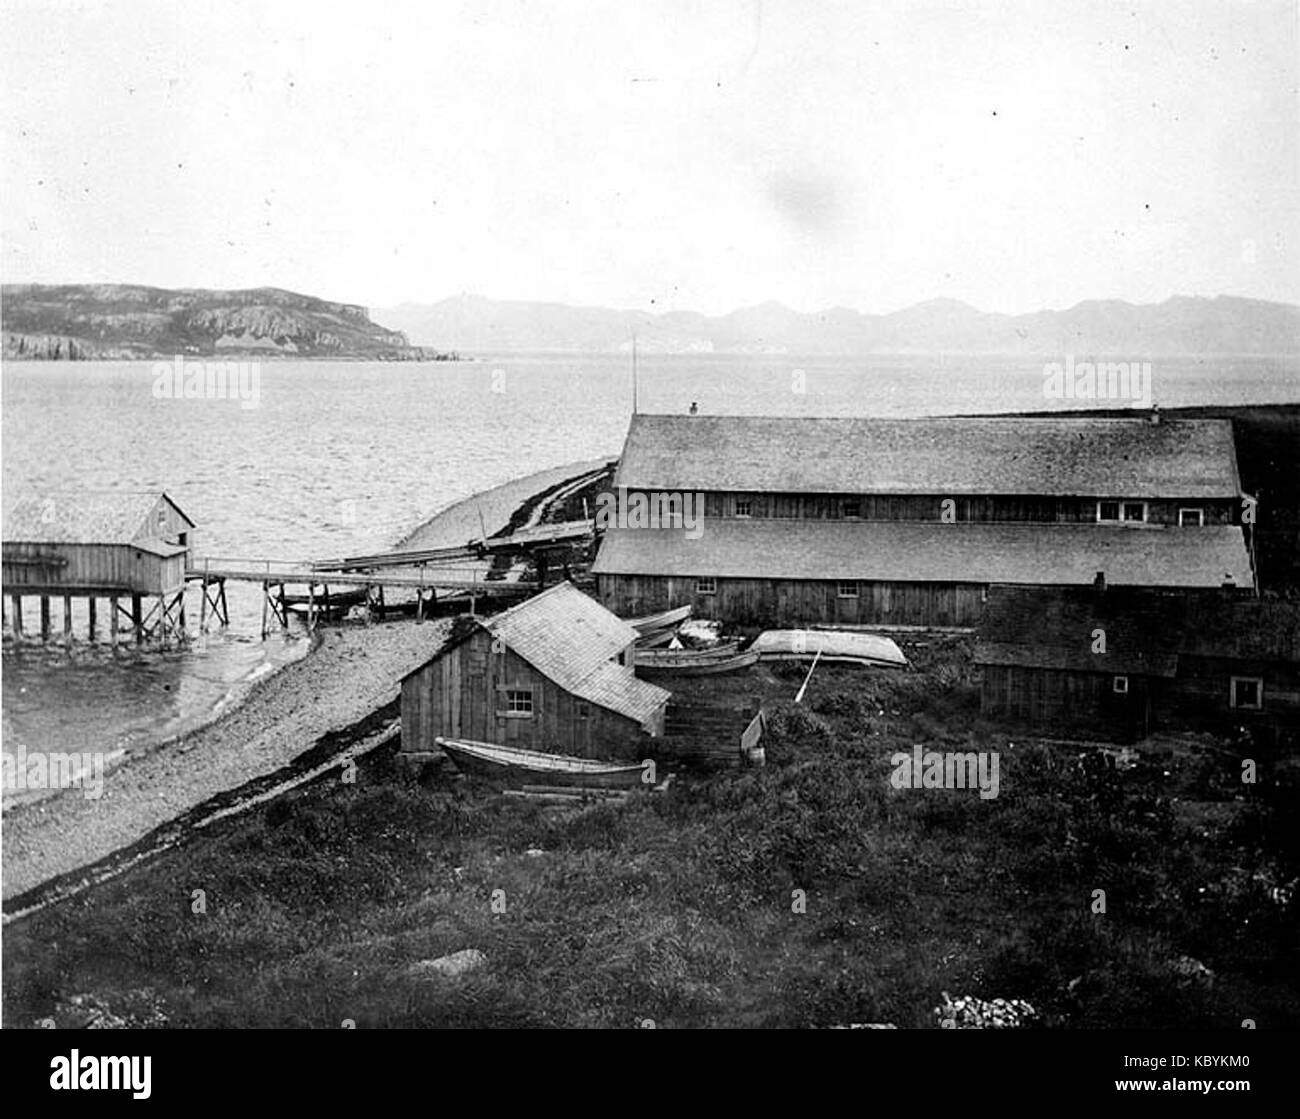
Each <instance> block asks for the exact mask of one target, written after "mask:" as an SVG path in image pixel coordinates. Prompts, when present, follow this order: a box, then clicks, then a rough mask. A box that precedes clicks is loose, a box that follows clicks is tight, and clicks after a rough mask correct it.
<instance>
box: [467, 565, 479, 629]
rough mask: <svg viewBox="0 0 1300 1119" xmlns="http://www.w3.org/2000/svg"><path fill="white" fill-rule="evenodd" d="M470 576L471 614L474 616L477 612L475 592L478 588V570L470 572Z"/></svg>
mask: <svg viewBox="0 0 1300 1119" xmlns="http://www.w3.org/2000/svg"><path fill="white" fill-rule="evenodd" d="M470 576H471V578H470V581H469V616H470V617H471V618H472V617H473V616H474V614H475V610H474V595H475V592H476V591H477V590H478V572H477V571H473V572H471V573H470Z"/></svg>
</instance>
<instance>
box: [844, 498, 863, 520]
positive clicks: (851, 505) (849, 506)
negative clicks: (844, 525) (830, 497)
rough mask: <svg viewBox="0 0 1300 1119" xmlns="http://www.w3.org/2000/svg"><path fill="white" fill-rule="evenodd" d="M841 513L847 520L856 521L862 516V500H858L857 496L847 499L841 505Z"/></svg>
mask: <svg viewBox="0 0 1300 1119" xmlns="http://www.w3.org/2000/svg"><path fill="white" fill-rule="evenodd" d="M840 514H841V516H843V517H844V519H845V520H848V521H856V520H857V519H858V518H859V517H861V516H862V502H860V501H858V500H857V499H856V498H854V499H852V500H850V501H845V502H844V503H843V504H841V506H840Z"/></svg>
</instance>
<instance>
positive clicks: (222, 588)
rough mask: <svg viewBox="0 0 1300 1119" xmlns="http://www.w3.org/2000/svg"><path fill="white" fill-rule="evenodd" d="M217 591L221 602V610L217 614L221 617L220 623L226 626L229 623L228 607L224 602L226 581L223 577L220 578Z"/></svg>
mask: <svg viewBox="0 0 1300 1119" xmlns="http://www.w3.org/2000/svg"><path fill="white" fill-rule="evenodd" d="M217 593H218V594H219V595H220V602H221V612H220V614H219V615H218V616H219V617H220V618H221V624H222V625H223V626H228V625H230V607H229V606H228V605H227V604H226V581H225V579H222V580H221V584H220V586H219V588H218V592H217Z"/></svg>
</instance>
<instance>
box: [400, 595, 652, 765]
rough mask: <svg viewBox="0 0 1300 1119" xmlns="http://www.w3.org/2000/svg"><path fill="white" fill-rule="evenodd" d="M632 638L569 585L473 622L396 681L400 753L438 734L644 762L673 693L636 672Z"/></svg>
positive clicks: (430, 743)
mask: <svg viewBox="0 0 1300 1119" xmlns="http://www.w3.org/2000/svg"><path fill="white" fill-rule="evenodd" d="M636 637H637V633H636V631H635V630H634V629H633V628H632V627H631V626H629V625H628V624H627V623H626V622H623V621H621V620H620V619H618V618H616V617H615V616H614V615H613V614H611V613H610V612H609V611H608V610H606V609H604V608H603V607H602V606H601V605H600V604H599V603H598V602H596V601H595V600H594V599H592V598H590V597H589V596H587V595H585V594H583V593H582V592H581V591H579V590H577V589H576V588H575V587H574V586H573V585H572V584H570V583H560V584H557V585H556V586H554V587H552V588H551V589H550V590H548V591H544V592H543V593H542V594H539V595H537V596H535V597H534V598H531V599H529V600H528V601H527V602H523V603H521V604H520V605H518V606H515V607H513V608H512V609H510V610H507V611H505V612H504V613H501V614H498V615H496V616H495V617H493V618H486V619H473V620H469V621H468V624H467V626H466V629H465V632H463V633H462V634H461V635H460V637H459V638H458V639H457V640H454V641H452V642H451V643H450V644H448V645H447V646H445V647H444V648H443V649H441V650H440V651H439V652H438V653H437V655H435V656H434V657H433V658H432V659H430V660H429V661H428V662H427V663H425V664H424V665H422V666H421V667H419V668H417V669H415V670H414V671H413V672H411V673H410V674H408V675H407V676H406V677H405V678H404V679H403V680H402V752H403V753H405V754H422V753H431V752H434V751H436V750H437V746H436V744H435V742H434V739H435V738H437V737H439V736H441V737H444V738H469V739H475V740H478V741H481V742H494V743H499V744H502V745H506V746H519V747H522V748H524V749H528V750H540V751H544V752H547V753H556V754H571V755H576V756H578V757H597V758H627V759H630V760H640V759H641V758H642V757H643V756H645V752H646V739H647V736H649V737H652V738H653V737H658V736H660V735H662V734H663V732H664V721H665V714H666V711H667V707H668V701H669V699H670V693H668V692H666V691H664V689H662V688H658V687H655V686H654V685H653V684H648V683H646V682H645V681H644V680H639V679H637V677H636V676H635V674H634V673H633V646H634V644H635V642H636Z"/></svg>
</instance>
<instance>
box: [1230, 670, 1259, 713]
mask: <svg viewBox="0 0 1300 1119" xmlns="http://www.w3.org/2000/svg"><path fill="white" fill-rule="evenodd" d="M1232 706H1233V707H1235V708H1238V709H1239V710H1242V711H1259V710H1261V709H1262V708H1263V706H1264V681H1263V680H1262V679H1261V678H1260V677H1258V676H1234V677H1233V678H1232Z"/></svg>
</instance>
